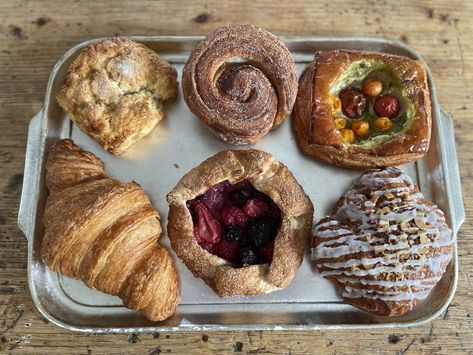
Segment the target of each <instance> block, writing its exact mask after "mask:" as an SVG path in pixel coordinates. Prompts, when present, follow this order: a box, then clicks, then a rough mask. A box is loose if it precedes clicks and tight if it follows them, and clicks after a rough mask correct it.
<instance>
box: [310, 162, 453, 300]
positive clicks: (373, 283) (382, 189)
mask: <svg viewBox="0 0 473 355" xmlns="http://www.w3.org/2000/svg"><path fill="white" fill-rule="evenodd" d="M341 201H343V204H342V205H341V206H340V207H339V208H338V210H337V212H336V213H335V214H334V215H333V216H330V217H326V218H324V219H322V220H321V221H320V222H319V224H317V225H315V226H314V229H313V233H314V238H315V241H316V246H315V247H313V248H312V250H311V255H312V259H313V260H314V261H315V263H316V265H317V267H318V269H319V270H320V272H321V274H322V276H324V277H331V278H336V279H337V281H338V282H340V283H341V284H343V285H344V292H343V296H344V297H345V298H360V297H363V298H370V299H382V300H384V301H409V302H410V304H411V305H413V301H414V300H416V299H417V300H421V299H424V298H426V297H427V296H428V294H429V293H430V291H431V290H432V288H433V287H434V286H435V284H436V283H437V282H438V281H439V280H440V278H441V277H442V275H443V273H444V272H445V269H446V267H447V265H448V263H449V262H450V259H451V257H452V250H453V247H452V244H453V243H454V239H453V238H454V237H453V234H452V231H451V230H450V229H449V228H448V226H447V224H446V223H445V218H444V215H443V213H442V212H441V211H440V210H439V209H438V208H437V207H436V206H430V205H429V204H427V203H426V201H425V200H424V197H423V195H422V193H420V192H419V191H418V190H417V188H416V187H415V185H414V184H413V182H412V180H411V178H410V177H409V176H407V175H406V174H404V173H403V172H402V170H400V169H397V168H393V167H388V168H385V169H380V170H374V171H370V172H367V173H365V174H363V175H362V176H361V177H360V178H359V179H358V181H356V182H355V184H354V185H353V188H352V189H351V190H349V191H348V192H346V193H345V194H344V195H343V196H342V199H341ZM360 253H362V254H361V255H360Z"/></svg>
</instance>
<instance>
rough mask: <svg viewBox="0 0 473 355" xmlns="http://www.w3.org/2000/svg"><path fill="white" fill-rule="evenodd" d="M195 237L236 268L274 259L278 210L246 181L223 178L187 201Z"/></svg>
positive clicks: (279, 219) (201, 244)
mask: <svg viewBox="0 0 473 355" xmlns="http://www.w3.org/2000/svg"><path fill="white" fill-rule="evenodd" d="M187 208H188V209H189V211H190V213H191V215H192V220H193V222H194V238H195V239H196V240H197V242H198V243H199V245H200V246H201V247H202V248H204V249H205V250H207V251H208V252H209V253H211V254H214V255H217V256H219V257H221V258H223V259H225V260H227V261H229V262H231V263H232V264H234V265H235V266H237V267H241V266H244V265H254V264H265V263H270V262H271V261H272V260H273V252H274V240H275V238H276V235H277V234H278V230H279V226H280V224H281V210H280V209H279V207H278V206H277V205H276V204H275V203H274V202H273V201H272V200H271V198H270V197H269V196H267V195H265V194H263V193H262V192H260V191H258V190H256V189H255V188H254V187H253V186H252V185H251V184H250V183H249V181H248V180H244V181H242V182H239V183H237V184H231V183H230V182H228V181H223V182H221V183H219V184H217V185H215V186H213V187H211V188H210V189H209V190H207V192H205V193H204V194H202V195H200V196H198V197H196V198H195V199H193V200H190V201H187Z"/></svg>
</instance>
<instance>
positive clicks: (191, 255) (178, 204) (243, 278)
mask: <svg viewBox="0 0 473 355" xmlns="http://www.w3.org/2000/svg"><path fill="white" fill-rule="evenodd" d="M244 179H248V180H249V181H250V183H251V184H252V185H253V186H254V188H256V189H257V190H259V191H261V192H263V193H265V194H266V195H268V196H269V197H270V198H271V199H272V200H273V201H274V202H275V203H276V204H277V205H278V207H279V208H280V210H281V216H282V220H281V227H280V230H279V232H278V234H277V236H276V239H275V247H274V255H273V261H272V262H271V263H270V264H261V265H251V266H245V267H241V268H235V267H233V266H232V265H231V264H230V263H229V262H228V261H226V260H225V259H222V258H220V257H218V256H216V255H213V254H210V253H209V252H207V251H206V250H204V249H203V248H202V247H201V246H200V245H199V244H198V243H197V241H196V239H195V238H194V236H193V221H192V217H191V214H190V212H189V210H188V208H187V207H186V201H189V200H192V199H193V198H195V197H197V196H199V195H201V194H203V193H205V192H206V191H207V190H208V189H209V188H210V187H212V186H214V185H216V184H218V183H220V182H222V181H225V180H228V181H229V182H230V183H237V182H239V181H242V180H244ZM167 200H168V203H169V206H170V210H169V217H168V225H167V230H168V235H169V238H170V240H171V245H172V247H173V249H174V251H175V252H176V254H177V255H178V256H179V257H180V258H181V259H182V260H183V261H184V263H185V264H186V266H187V267H188V268H189V269H190V270H191V271H192V273H193V274H194V276H196V277H200V278H202V279H203V280H204V281H205V283H207V285H209V286H210V287H211V288H212V289H213V290H214V291H215V292H216V293H217V294H218V295H219V296H220V297H230V296H237V295H261V294H265V293H268V292H272V291H275V290H278V289H282V288H284V287H286V286H287V285H288V284H289V282H290V281H291V280H292V278H293V277H294V275H295V274H296V272H297V270H298V269H299V267H300V265H301V262H302V259H303V257H304V252H305V249H306V247H307V243H308V238H309V237H310V235H309V234H310V229H311V226H312V215H313V206H312V203H311V201H310V199H309V198H308V197H307V195H306V194H305V192H304V190H303V189H302V187H301V186H300V185H299V184H298V183H297V181H296V179H295V178H294V176H293V175H292V173H291V172H290V171H289V169H288V168H287V167H286V166H284V165H283V164H282V163H280V162H278V161H276V160H275V159H274V158H273V157H272V156H271V155H270V154H268V153H265V152H262V151H258V150H227V151H223V152H220V153H218V154H216V155H214V156H213V157H211V158H209V159H207V160H205V161H204V162H203V163H201V164H200V165H199V166H197V167H196V168H194V169H192V170H191V171H190V172H189V173H187V174H186V175H185V176H184V177H183V178H182V179H181V180H180V181H179V183H178V184H177V185H176V187H175V188H174V189H173V190H172V191H171V192H170V193H169V194H168V196H167Z"/></svg>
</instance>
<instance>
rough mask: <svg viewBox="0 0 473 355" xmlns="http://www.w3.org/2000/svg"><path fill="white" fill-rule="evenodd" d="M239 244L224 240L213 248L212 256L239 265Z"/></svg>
mask: <svg viewBox="0 0 473 355" xmlns="http://www.w3.org/2000/svg"><path fill="white" fill-rule="evenodd" d="M239 247H240V246H239V245H238V243H232V242H229V241H227V240H225V239H222V240H221V241H220V242H219V243H218V244H215V245H214V247H213V248H212V254H215V255H217V256H219V257H221V258H222V259H225V260H228V261H230V262H232V263H238V249H239Z"/></svg>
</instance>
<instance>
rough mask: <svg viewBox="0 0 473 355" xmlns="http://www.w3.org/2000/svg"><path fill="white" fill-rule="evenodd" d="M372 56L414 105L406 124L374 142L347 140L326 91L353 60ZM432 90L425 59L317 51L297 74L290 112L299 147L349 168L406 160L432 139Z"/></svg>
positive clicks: (418, 155)
mask: <svg viewBox="0 0 473 355" xmlns="http://www.w3.org/2000/svg"><path fill="white" fill-rule="evenodd" d="M360 59H373V60H377V61H381V62H383V63H386V64H388V65H389V66H391V67H392V68H394V69H395V70H396V71H397V72H398V74H399V75H400V77H401V79H402V80H403V82H404V87H405V89H406V91H407V93H408V97H409V99H410V100H411V102H412V103H413V106H414V107H415V114H414V117H413V122H412V124H411V126H410V128H409V129H408V130H407V131H406V132H405V133H403V134H400V135H398V136H395V137H393V138H390V139H388V140H386V141H384V142H382V143H381V144H379V145H377V146H375V147H373V148H362V147H358V146H356V145H350V144H348V143H346V142H345V141H344V140H343V138H342V136H341V134H340V132H339V130H338V129H337V128H336V127H335V125H334V123H333V119H334V117H333V115H332V102H331V98H330V96H329V95H328V93H329V90H330V88H331V86H332V84H333V82H334V81H335V80H336V79H337V78H338V77H339V75H341V74H342V73H343V71H344V70H345V69H346V68H347V67H348V66H349V65H350V64H351V63H353V62H356V61H358V60H360ZM431 110H432V108H431V101H430V91H429V86H428V82H427V74H426V69H425V67H424V64H423V63H421V62H420V61H416V60H412V59H409V58H406V57H401V56H396V55H390V54H384V53H373V52H351V51H344V50H336V51H321V52H317V53H316V54H315V59H314V61H313V62H312V63H310V64H309V66H308V67H307V68H306V69H305V70H304V72H303V74H302V76H301V78H300V79H299V91H298V96H297V100H296V104H295V106H294V111H293V115H292V121H293V128H294V132H295V136H296V138H297V142H298V145H299V147H300V149H301V150H302V151H303V152H304V153H306V154H308V155H312V156H314V157H315V158H317V159H320V160H322V161H324V162H327V163H329V164H333V165H338V166H342V167H347V168H357V169H364V168H374V167H382V166H395V165H401V164H405V163H408V162H411V161H414V160H417V159H419V158H421V157H422V156H423V155H424V154H425V153H426V152H427V150H428V147H429V143H430V135H431V127H432V117H431Z"/></svg>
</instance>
